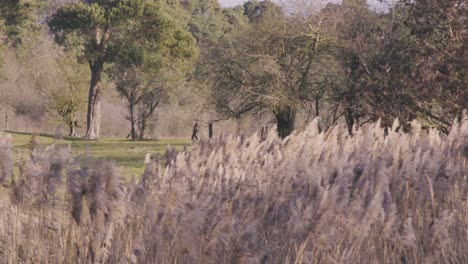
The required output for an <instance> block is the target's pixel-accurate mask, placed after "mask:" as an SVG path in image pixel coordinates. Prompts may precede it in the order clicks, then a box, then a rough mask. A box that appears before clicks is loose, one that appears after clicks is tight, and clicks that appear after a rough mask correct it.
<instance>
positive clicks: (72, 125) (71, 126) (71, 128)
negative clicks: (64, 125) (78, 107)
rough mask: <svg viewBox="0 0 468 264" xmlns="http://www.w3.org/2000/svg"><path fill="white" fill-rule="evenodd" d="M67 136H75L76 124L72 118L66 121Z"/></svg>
mask: <svg viewBox="0 0 468 264" xmlns="http://www.w3.org/2000/svg"><path fill="white" fill-rule="evenodd" d="M68 130H69V132H68V136H69V137H74V136H76V126H75V121H74V120H72V121H71V122H69V123H68Z"/></svg>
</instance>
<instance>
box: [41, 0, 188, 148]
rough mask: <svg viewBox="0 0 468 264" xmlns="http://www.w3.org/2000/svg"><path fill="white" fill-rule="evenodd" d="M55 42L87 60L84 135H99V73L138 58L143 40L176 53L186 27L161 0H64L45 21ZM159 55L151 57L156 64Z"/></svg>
mask: <svg viewBox="0 0 468 264" xmlns="http://www.w3.org/2000/svg"><path fill="white" fill-rule="evenodd" d="M49 26H50V29H51V30H52V32H54V33H55V36H56V40H57V42H58V43H59V44H61V45H64V46H65V47H67V48H75V49H76V50H78V51H79V52H80V53H81V54H80V56H79V57H80V60H81V61H83V62H86V63H88V64H89V67H90V70H91V81H90V86H89V95H88V113H87V130H86V136H85V137H86V138H88V139H98V138H99V136H100V123H101V100H102V87H101V78H102V74H103V71H104V66H105V65H106V64H108V63H113V62H127V63H129V64H132V63H139V62H141V60H142V57H143V50H144V49H143V48H142V47H141V46H139V44H141V43H145V45H147V46H148V47H147V48H150V49H152V50H155V51H157V50H164V49H167V50H169V52H175V53H177V52H178V51H177V48H178V47H179V46H178V43H179V42H180V38H181V36H183V35H184V30H183V29H182V28H180V27H179V25H178V24H177V23H175V22H174V20H173V19H172V18H171V17H169V16H168V15H167V13H166V12H165V10H164V2H163V1H158V0H154V1H144V0H124V1H118V0H97V1H86V2H84V3H72V4H66V5H64V6H63V7H61V8H59V9H58V11H57V12H56V13H55V14H54V15H53V17H52V19H51V20H50V21H49ZM159 59H160V58H159V57H158V56H155V57H152V58H151V60H152V62H153V63H155V64H157V63H158V60H159Z"/></svg>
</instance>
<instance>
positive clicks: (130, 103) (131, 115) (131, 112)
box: [129, 91, 137, 140]
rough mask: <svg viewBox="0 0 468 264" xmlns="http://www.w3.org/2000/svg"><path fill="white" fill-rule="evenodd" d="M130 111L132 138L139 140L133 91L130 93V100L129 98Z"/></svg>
mask: <svg viewBox="0 0 468 264" xmlns="http://www.w3.org/2000/svg"><path fill="white" fill-rule="evenodd" d="M129 99H130V100H129V110H130V138H131V139H132V140H136V139H137V135H136V129H135V125H136V121H135V95H134V93H133V91H132V92H131V93H130V98H129Z"/></svg>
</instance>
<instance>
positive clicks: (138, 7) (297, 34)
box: [0, 0, 468, 139]
mask: <svg viewBox="0 0 468 264" xmlns="http://www.w3.org/2000/svg"><path fill="white" fill-rule="evenodd" d="M0 8H1V9H0V18H1V20H0V21H1V23H0V25H1V26H0V32H1V36H2V38H1V39H2V41H1V46H0V49H1V50H2V53H3V54H4V57H5V58H3V59H2V60H0V61H3V62H2V63H3V65H4V67H3V70H2V72H3V74H0V76H3V77H2V78H3V80H4V82H5V80H6V79H8V78H10V79H11V78H12V77H11V76H9V75H12V74H8V69H7V68H8V67H9V66H8V63H10V64H11V61H12V59H10V58H15V60H17V61H18V64H19V65H27V67H24V71H25V73H24V74H25V77H21V76H19V77H18V78H17V79H18V80H20V79H25V80H27V82H28V83H29V84H30V85H31V87H32V88H31V89H32V90H33V91H35V93H37V95H39V96H40V97H41V98H43V100H44V102H46V104H40V105H39V106H37V109H32V110H31V109H30V106H31V105H32V104H28V103H27V101H26V102H25V101H24V100H16V99H15V97H17V96H16V95H15V92H14V91H11V90H14V89H15V87H11V86H10V88H9V89H6V90H5V91H2V96H1V97H0V100H2V102H3V103H4V105H9V107H10V108H12V109H14V112H15V113H19V114H21V113H28V111H29V112H38V111H43V112H45V113H54V115H55V116H57V118H58V119H59V120H61V122H63V123H64V124H66V125H67V126H68V128H69V133H70V135H75V134H76V126H77V124H78V119H79V118H78V117H77V116H78V113H81V112H83V113H84V112H86V113H87V114H86V131H85V137H86V138H89V139H98V138H99V137H100V136H101V135H100V134H101V133H100V127H101V120H102V117H101V112H102V109H101V108H102V107H101V104H102V101H103V97H104V96H105V95H103V92H104V91H106V90H112V91H115V93H116V94H118V95H119V97H120V98H121V100H123V101H124V102H125V105H126V110H125V117H126V119H127V120H128V121H127V122H128V123H129V127H130V128H129V129H128V130H129V131H130V132H129V135H130V137H131V138H132V139H144V138H145V136H146V130H147V127H148V125H149V124H150V123H152V122H154V118H153V117H154V115H155V113H156V112H157V111H158V110H157V109H158V107H161V106H162V105H175V107H182V106H184V107H187V108H188V109H191V110H190V112H191V119H192V121H193V122H195V121H205V122H207V123H211V122H216V121H218V120H226V119H233V120H241V119H243V118H245V117H246V116H254V117H255V118H259V119H261V120H265V123H268V122H271V123H274V124H276V125H277V129H278V133H279V135H280V136H281V137H286V136H288V135H289V134H290V133H291V132H292V131H293V130H294V129H296V128H300V127H303V126H304V125H306V124H307V123H308V122H309V121H310V120H311V119H313V118H315V117H320V118H321V119H320V120H321V121H320V128H321V129H327V128H329V127H330V126H333V125H335V124H337V123H338V122H343V123H345V124H346V125H347V127H348V132H349V133H350V134H353V129H356V128H358V127H359V126H360V125H363V124H365V123H367V122H371V121H376V120H377V119H381V123H382V125H383V126H390V125H391V124H392V122H393V120H394V118H399V119H400V121H402V125H403V129H404V128H405V127H406V125H407V124H408V122H410V121H411V120H413V119H419V120H421V121H422V122H423V123H424V124H425V125H426V126H427V127H436V128H438V129H439V130H441V131H443V132H446V131H447V130H448V128H449V127H450V125H451V123H452V121H453V120H454V119H455V118H456V117H457V116H460V114H461V112H462V111H463V110H465V109H467V108H468V92H467V80H468V78H467V76H466V72H467V68H468V67H467V61H468V57H467V56H468V55H467V47H466V45H467V44H466V43H467V41H466V38H467V28H466V17H467V5H466V3H465V1H462V0H448V1H439V0H429V1H428V0H416V1H410V0H400V1H398V2H396V3H393V4H392V5H390V6H389V9H388V10H386V11H385V12H381V11H375V10H373V9H371V8H370V7H369V6H368V5H367V3H366V1H365V0H344V1H343V2H342V3H339V4H323V3H322V4H320V2H319V1H307V2H303V1H287V2H286V1H285V2H283V3H281V2H279V3H278V2H275V3H274V2H270V1H263V2H257V1H249V2H246V3H245V4H244V5H243V6H237V7H233V8H222V7H220V5H219V3H218V2H217V1H216V0H178V1H163V0H96V1H91V0H88V1H72V0H70V1H66V0H55V1H42V0H7V1H5V4H3V2H2V5H1V7H0ZM38 54H48V56H43V57H41V56H38ZM6 58H9V60H10V61H7V60H6ZM15 84H18V81H17V82H16V83H15ZM24 104H26V106H25V105H24ZM5 111H6V110H5ZM114 114H115V113H105V115H114ZM262 122H263V121H262ZM257 125H259V124H257Z"/></svg>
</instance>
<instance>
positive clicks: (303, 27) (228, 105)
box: [210, 1, 336, 138]
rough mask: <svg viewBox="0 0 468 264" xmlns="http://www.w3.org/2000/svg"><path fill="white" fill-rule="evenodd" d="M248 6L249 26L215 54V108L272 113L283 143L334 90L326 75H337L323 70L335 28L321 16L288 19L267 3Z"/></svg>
mask: <svg viewBox="0 0 468 264" xmlns="http://www.w3.org/2000/svg"><path fill="white" fill-rule="evenodd" d="M244 7H245V15H246V16H247V17H248V18H249V21H250V22H249V24H248V25H246V27H245V28H241V29H240V30H238V31H237V32H235V33H234V34H233V35H231V36H229V38H230V39H226V40H225V41H224V42H222V43H220V45H219V46H218V47H216V49H215V50H214V51H213V52H214V53H215V54H216V55H217V56H213V58H215V59H214V61H212V65H213V68H211V70H210V71H211V72H213V73H214V74H213V75H212V87H213V89H212V98H213V104H215V106H216V108H217V110H218V112H219V113H220V114H221V115H225V116H232V117H236V118H238V117H239V116H240V115H242V114H244V113H247V112H262V111H268V112H270V113H272V114H273V116H274V117H275V119H276V124H277V129H278V134H279V136H281V137H283V138H284V137H286V136H288V135H289V134H290V133H291V132H292V131H293V130H294V124H295V119H296V114H297V113H298V112H299V111H301V110H302V108H303V107H305V106H306V105H310V104H309V103H310V102H311V101H313V102H316V101H318V102H320V100H321V99H322V98H323V97H324V94H325V93H326V92H325V89H327V87H330V84H329V81H330V78H328V74H334V73H333V72H330V71H327V70H329V69H330V68H328V69H326V68H327V67H322V66H321V65H323V66H324V65H330V64H329V63H331V62H330V57H329V54H330V53H331V52H332V51H333V49H334V46H335V44H334V39H335V36H334V34H335V31H336V30H335V29H334V27H335V23H334V22H333V18H332V17H330V16H329V17H325V16H320V15H317V13H315V15H313V16H308V17H306V18H304V17H296V16H286V15H284V14H283V12H282V11H281V8H279V7H278V6H277V5H275V4H273V3H271V2H268V1H265V2H261V3H257V2H248V3H246V4H245V6H244ZM317 105H319V103H317ZM317 109H318V107H317ZM317 112H318V111H317Z"/></svg>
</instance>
